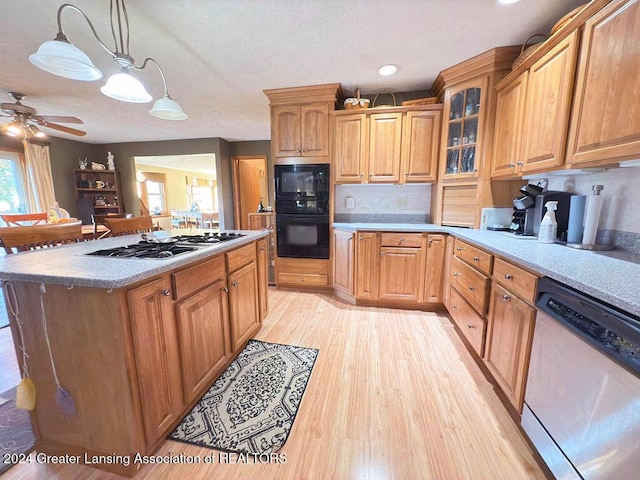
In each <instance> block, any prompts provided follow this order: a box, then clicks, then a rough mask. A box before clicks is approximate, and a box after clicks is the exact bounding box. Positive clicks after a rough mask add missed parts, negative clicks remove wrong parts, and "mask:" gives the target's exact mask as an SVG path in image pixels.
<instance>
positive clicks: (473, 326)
mask: <svg viewBox="0 0 640 480" xmlns="http://www.w3.org/2000/svg"><path fill="white" fill-rule="evenodd" d="M467 328H468V329H472V328H476V326H475V325H469V324H467Z"/></svg>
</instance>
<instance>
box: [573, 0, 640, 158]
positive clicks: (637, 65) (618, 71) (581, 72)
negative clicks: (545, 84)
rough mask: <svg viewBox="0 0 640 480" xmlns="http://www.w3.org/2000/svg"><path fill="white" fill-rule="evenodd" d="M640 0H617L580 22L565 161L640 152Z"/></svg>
mask: <svg viewBox="0 0 640 480" xmlns="http://www.w3.org/2000/svg"><path fill="white" fill-rule="evenodd" d="M639 30H640V2H638V1H637V0H616V1H613V2H611V4H610V5H608V6H607V7H605V8H604V9H602V10H601V11H600V12H599V13H597V14H596V15H594V16H593V17H592V18H591V19H589V20H588V21H587V23H586V25H585V27H584V34H583V40H582V46H581V50H580V60H579V65H578V73H577V78H576V88H575V95H574V101H573V114H572V117H571V126H570V129H569V140H568V145H567V162H566V163H568V164H583V163H589V162H598V161H600V163H603V162H604V161H605V160H611V159H616V160H629V159H636V158H639V157H640V102H638V98H637V97H638V92H640V55H639V54H638V42H639V40H638V31H639Z"/></svg>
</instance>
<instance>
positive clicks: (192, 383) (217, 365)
mask: <svg viewBox="0 0 640 480" xmlns="http://www.w3.org/2000/svg"><path fill="white" fill-rule="evenodd" d="M225 287H226V283H225V282H224V281H222V280H220V281H218V282H216V283H214V284H213V285H210V286H209V287H207V288H205V289H204V290H200V291H199V292H198V293H196V294H195V295H192V296H190V297H188V298H187V299H185V300H184V301H182V302H180V303H179V304H178V305H176V317H177V318H176V320H177V324H178V334H179V335H178V337H179V346H180V359H181V365H182V379H183V386H182V387H183V392H184V400H185V403H190V402H191V401H192V400H195V398H196V397H197V395H199V394H200V393H202V391H203V390H204V389H205V388H206V387H207V386H208V385H209V383H211V381H212V380H213V378H215V376H216V375H217V374H218V373H220V371H221V370H222V368H223V367H224V365H225V364H226V362H227V361H228V360H229V357H230V355H231V348H230V338H229V313H228V310H227V296H226V294H225V293H224V288H225Z"/></svg>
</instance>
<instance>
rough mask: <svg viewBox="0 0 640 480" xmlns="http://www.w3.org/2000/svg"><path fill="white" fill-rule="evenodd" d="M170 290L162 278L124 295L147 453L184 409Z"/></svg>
mask: <svg viewBox="0 0 640 480" xmlns="http://www.w3.org/2000/svg"><path fill="white" fill-rule="evenodd" d="M170 288H171V285H170V281H169V276H168V275H165V276H162V277H159V278H156V279H155V280H152V281H150V282H149V283H146V284H144V285H142V286H139V287H137V288H134V289H132V290H129V291H128V292H127V297H128V303H129V312H130V318H131V334H132V338H133V349H134V354H135V362H136V370H137V375H138V384H139V390H140V397H141V399H140V400H141V403H142V405H143V406H144V408H143V423H144V430H145V436H146V446H147V448H148V449H152V448H154V447H155V445H156V444H157V442H158V441H159V440H160V439H161V438H163V437H164V435H166V432H167V429H168V428H169V427H170V426H171V425H172V424H173V423H174V422H175V421H176V420H178V417H179V416H180V415H181V414H182V409H183V407H184V405H185V403H184V401H183V395H182V379H181V375H180V356H179V353H178V342H177V331H176V322H175V317H174V314H173V309H172V307H173V305H172V303H173V302H172V300H171V297H170V294H171V290H170ZM105 401H108V399H105Z"/></svg>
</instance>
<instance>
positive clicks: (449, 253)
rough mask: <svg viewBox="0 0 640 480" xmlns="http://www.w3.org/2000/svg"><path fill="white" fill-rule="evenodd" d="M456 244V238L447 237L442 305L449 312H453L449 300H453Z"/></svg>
mask: <svg viewBox="0 0 640 480" xmlns="http://www.w3.org/2000/svg"><path fill="white" fill-rule="evenodd" d="M454 244H455V238H454V237H452V236H450V235H447V241H446V246H445V252H444V272H443V274H442V303H443V304H444V306H445V307H446V308H447V310H449V311H451V309H450V308H449V299H450V298H451V280H450V274H451V258H452V257H453V248H454Z"/></svg>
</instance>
